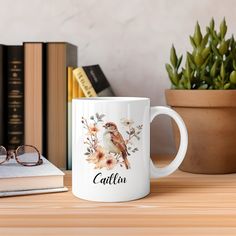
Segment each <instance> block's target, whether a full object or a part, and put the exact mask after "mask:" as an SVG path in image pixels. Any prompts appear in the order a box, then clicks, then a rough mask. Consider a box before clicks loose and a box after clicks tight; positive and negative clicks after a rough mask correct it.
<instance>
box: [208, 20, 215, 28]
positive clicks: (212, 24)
mask: <svg viewBox="0 0 236 236" xmlns="http://www.w3.org/2000/svg"><path fill="white" fill-rule="evenodd" d="M209 26H210V29H211V30H212V31H213V30H214V27H215V21H214V18H211V21H210V25H209Z"/></svg>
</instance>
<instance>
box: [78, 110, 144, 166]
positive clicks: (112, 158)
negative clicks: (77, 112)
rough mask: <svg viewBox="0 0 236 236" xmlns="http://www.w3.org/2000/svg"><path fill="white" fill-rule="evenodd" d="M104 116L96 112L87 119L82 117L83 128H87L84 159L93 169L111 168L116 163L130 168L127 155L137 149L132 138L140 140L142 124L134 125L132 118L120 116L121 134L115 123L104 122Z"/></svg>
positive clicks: (129, 155)
mask: <svg viewBox="0 0 236 236" xmlns="http://www.w3.org/2000/svg"><path fill="white" fill-rule="evenodd" d="M104 118H105V115H104V114H98V113H96V114H95V115H93V116H90V118H89V119H86V118H84V117H82V120H81V122H82V124H83V128H84V129H86V130H87V133H86V135H85V139H84V144H85V145H86V152H85V153H84V155H85V156H86V161H88V162H89V163H92V164H93V165H94V168H95V169H102V168H105V169H107V170H112V169H113V168H114V167H115V166H116V165H119V166H120V167H125V168H126V169H130V168H131V166H130V162H129V157H131V153H135V152H137V151H139V150H138V147H136V146H135V142H134V139H136V140H137V141H139V140H140V136H139V135H140V133H141V132H142V128H143V125H137V126H135V125H134V121H133V120H130V119H127V118H122V119H121V121H120V125H121V126H122V128H123V129H124V130H125V134H124V135H122V134H121V133H120V131H119V129H118V126H117V124H116V123H114V122H110V121H106V122H105V121H104ZM100 134H101V135H100ZM99 137H101V138H99Z"/></svg>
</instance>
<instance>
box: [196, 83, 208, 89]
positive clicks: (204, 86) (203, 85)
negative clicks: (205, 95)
mask: <svg viewBox="0 0 236 236" xmlns="http://www.w3.org/2000/svg"><path fill="white" fill-rule="evenodd" d="M207 88H208V85H207V84H202V85H200V86H199V87H198V89H200V90H201V89H207Z"/></svg>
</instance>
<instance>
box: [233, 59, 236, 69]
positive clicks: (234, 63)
mask: <svg viewBox="0 0 236 236" xmlns="http://www.w3.org/2000/svg"><path fill="white" fill-rule="evenodd" d="M233 68H234V70H236V61H235V60H233Z"/></svg>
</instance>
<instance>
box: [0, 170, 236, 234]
mask: <svg viewBox="0 0 236 236" xmlns="http://www.w3.org/2000/svg"><path fill="white" fill-rule="evenodd" d="M65 184H66V186H68V187H69V189H70V191H69V192H66V193H57V194H56V193H54V194H43V195H32V196H21V197H7V198H1V199H0V235H1V236H8V235H19V236H27V235H40V236H41V235H43V236H47V235H57V236H60V235H111V236H113V235H126V234H127V235H136V236H139V235H147V236H151V235H164V236H165V235H176V236H178V235H181V236H183V235H188V236H190V235H201V236H202V235H207V236H209V235H214V236H217V235H232V236H233V235H234V236H235V235H236V174H230V175H195V174H189V173H184V172H181V171H176V172H175V173H174V174H173V175H171V176H169V177H166V178H163V179H159V180H152V181H151V194H150V195H149V196H147V197H146V198H143V199H141V200H137V201H132V202H126V203H97V202H89V201H84V200H80V199H78V198H76V197H74V196H73V195H72V193H71V172H69V171H67V172H66V177H65Z"/></svg>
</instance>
